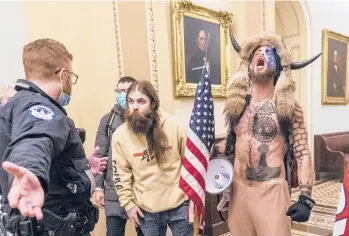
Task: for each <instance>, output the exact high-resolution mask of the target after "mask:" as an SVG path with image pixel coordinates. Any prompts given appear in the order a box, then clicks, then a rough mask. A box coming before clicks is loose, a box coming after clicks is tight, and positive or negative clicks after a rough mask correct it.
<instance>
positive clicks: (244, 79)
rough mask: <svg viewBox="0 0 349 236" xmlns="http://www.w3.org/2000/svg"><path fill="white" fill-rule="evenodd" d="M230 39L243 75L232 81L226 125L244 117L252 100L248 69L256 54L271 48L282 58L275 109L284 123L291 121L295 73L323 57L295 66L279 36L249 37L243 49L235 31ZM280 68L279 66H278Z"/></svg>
mask: <svg viewBox="0 0 349 236" xmlns="http://www.w3.org/2000/svg"><path fill="white" fill-rule="evenodd" d="M230 39H231V42H232V45H233V47H234V49H235V51H236V52H237V53H239V55H240V57H241V59H242V61H241V64H240V67H239V71H238V72H237V73H236V74H235V75H234V76H233V77H232V79H231V81H230V84H229V85H228V90H227V101H226V104H225V108H224V111H223V113H224V114H225V115H226V122H227V123H228V124H231V122H233V123H234V121H238V119H239V118H240V116H241V115H242V113H243V111H244V109H245V107H246V105H247V103H248V100H249V99H248V98H249V96H250V94H249V93H250V77H249V74H248V67H249V63H250V61H251V60H250V59H251V55H252V53H253V52H254V51H255V50H256V49H257V48H258V47H261V46H269V47H271V48H274V49H275V53H276V54H277V56H278V57H279V58H280V63H279V65H277V67H278V68H277V69H276V70H277V73H276V74H277V75H276V77H277V78H275V81H274V84H275V98H276V101H275V105H276V113H277V116H278V119H279V121H280V122H284V121H286V122H287V121H290V120H291V118H292V116H293V112H294V106H295V97H294V95H295V90H296V86H295V81H294V80H293V79H292V78H291V70H297V69H301V68H303V67H305V66H307V65H309V64H310V63H312V62H313V61H315V60H316V59H317V58H318V57H319V56H320V55H321V53H320V54H318V55H316V56H315V57H313V58H311V59H309V60H306V61H303V62H292V61H291V51H290V48H289V47H288V46H287V45H286V44H285V42H284V40H283V39H282V38H281V37H280V36H278V35H276V34H275V33H269V32H262V33H259V34H257V35H253V36H251V37H249V38H248V39H247V40H246V41H245V42H244V43H243V44H242V46H241V47H240V46H239V44H238V43H237V42H236V40H235V38H234V36H233V34H232V32H231V29H230ZM277 64H278V63H277Z"/></svg>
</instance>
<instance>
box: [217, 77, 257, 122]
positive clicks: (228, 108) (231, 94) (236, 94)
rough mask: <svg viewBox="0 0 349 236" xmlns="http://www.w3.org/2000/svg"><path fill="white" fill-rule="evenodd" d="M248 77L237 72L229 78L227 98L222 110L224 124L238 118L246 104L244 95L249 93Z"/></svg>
mask: <svg viewBox="0 0 349 236" xmlns="http://www.w3.org/2000/svg"><path fill="white" fill-rule="evenodd" d="M249 88H250V78H249V77H248V75H247V74H246V73H237V74H235V76H234V77H233V78H232V79H231V81H230V85H229V88H228V93H227V100H226V103H225V107H224V110H223V114H225V116H226V124H229V122H231V121H232V120H238V118H239V117H240V114H241V113H242V112H243V110H244V107H245V106H246V96H247V95H248V93H249Z"/></svg>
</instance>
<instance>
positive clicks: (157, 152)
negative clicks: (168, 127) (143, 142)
mask: <svg viewBox="0 0 349 236" xmlns="http://www.w3.org/2000/svg"><path fill="white" fill-rule="evenodd" d="M133 91H139V92H141V93H143V94H145V95H146V96H147V97H149V98H150V106H151V119H152V125H151V127H150V129H149V131H148V133H147V135H146V137H147V142H148V149H149V152H150V155H154V156H155V158H156V161H157V163H158V164H159V166H162V164H163V161H164V160H165V159H166V150H167V147H168V139H167V136H166V134H165V132H164V130H163V128H162V126H161V122H160V116H159V107H160V100H159V97H158V95H157V93H156V91H155V89H154V87H153V85H152V84H151V83H150V82H149V81H146V80H139V81H135V82H133V83H132V84H131V86H130V87H129V88H128V90H127V98H128V96H129V94H130V93H131V92H133Z"/></svg>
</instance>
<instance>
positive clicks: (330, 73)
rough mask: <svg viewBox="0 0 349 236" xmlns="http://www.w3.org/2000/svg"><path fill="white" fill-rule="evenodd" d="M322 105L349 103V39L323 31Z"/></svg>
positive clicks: (326, 30)
mask: <svg viewBox="0 0 349 236" xmlns="http://www.w3.org/2000/svg"><path fill="white" fill-rule="evenodd" d="M322 52H323V57H322V96H321V101H322V104H337V105H340V104H348V103H349V60H348V58H349V57H348V56H349V37H347V36H344V35H342V34H339V33H335V32H333V31H331V30H328V29H324V30H323V31H322Z"/></svg>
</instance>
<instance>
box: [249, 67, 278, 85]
mask: <svg viewBox="0 0 349 236" xmlns="http://www.w3.org/2000/svg"><path fill="white" fill-rule="evenodd" d="M275 77H276V70H275V69H267V70H266V71H265V72H264V73H263V74H258V73H256V72H255V71H253V70H251V71H250V78H251V80H252V81H253V82H255V83H261V84H265V83H267V82H268V81H270V80H274V79H275Z"/></svg>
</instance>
